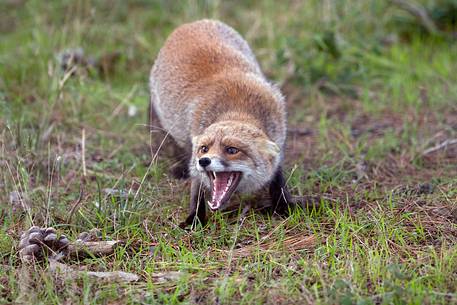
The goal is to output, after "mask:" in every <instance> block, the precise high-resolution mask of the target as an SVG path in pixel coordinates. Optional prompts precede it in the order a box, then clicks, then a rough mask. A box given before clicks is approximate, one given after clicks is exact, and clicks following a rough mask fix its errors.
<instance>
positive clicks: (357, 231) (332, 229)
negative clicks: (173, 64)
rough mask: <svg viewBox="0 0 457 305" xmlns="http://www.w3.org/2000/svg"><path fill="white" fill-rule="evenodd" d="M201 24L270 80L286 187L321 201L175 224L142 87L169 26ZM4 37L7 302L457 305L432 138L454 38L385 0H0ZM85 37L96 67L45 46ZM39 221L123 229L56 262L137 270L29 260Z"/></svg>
mask: <svg viewBox="0 0 457 305" xmlns="http://www.w3.org/2000/svg"><path fill="white" fill-rule="evenodd" d="M444 2H445V1H436V2H433V1H428V2H424V3H425V4H426V5H427V8H428V9H430V10H432V9H433V8H435V11H436V8H437V7H438V8H440V7H444V6H442V3H444ZM172 3H174V4H172ZM435 11H433V12H435ZM203 17H211V18H218V19H221V20H223V21H225V22H227V23H228V24H230V25H232V26H234V27H235V28H236V29H237V30H238V31H240V32H241V33H242V34H243V36H244V37H246V39H247V40H248V41H249V43H250V44H251V46H252V47H253V49H254V52H255V53H256V55H257V56H258V58H259V61H260V62H261V65H262V67H263V69H264V71H265V72H266V74H267V75H268V76H269V77H270V78H271V79H273V80H275V81H277V82H278V83H279V84H280V85H281V87H282V89H283V92H284V93H285V94H286V96H287V103H288V109H289V127H290V132H289V134H288V145H287V153H286V165H287V166H286V168H287V172H288V175H289V184H290V187H291V190H292V192H293V193H294V194H296V195H306V196H312V197H315V198H319V205H318V206H317V207H314V208H310V209H308V210H306V211H298V210H297V211H294V212H293V214H292V215H291V216H290V217H288V218H286V219H285V218H280V217H277V216H274V215H273V216H268V215H264V214H260V213H250V214H249V215H248V217H247V218H246V219H245V220H244V222H243V223H242V224H241V225H240V224H239V223H238V222H237V216H236V215H233V214H227V213H219V212H218V213H215V214H212V215H211V218H210V220H209V224H208V226H207V227H205V228H198V229H196V230H194V231H192V232H188V231H184V230H181V229H179V228H178V227H177V224H178V223H179V222H180V221H181V220H183V219H184V217H185V216H186V212H187V202H188V200H189V194H188V192H187V190H188V183H187V182H185V181H176V180H173V179H172V178H171V177H169V175H168V173H167V168H168V167H169V166H170V164H171V161H170V160H169V159H168V158H167V156H166V155H163V154H159V155H158V159H157V160H156V162H154V163H153V164H152V165H151V166H148V165H149V162H150V160H151V153H150V149H149V140H150V139H149V135H148V132H147V129H146V128H145V123H146V112H147V110H146V109H147V103H148V89H147V79H148V72H149V69H150V67H151V65H152V63H153V60H154V57H155V55H156V54H157V51H158V50H159V48H160V46H161V44H162V43H163V41H164V39H165V38H166V36H167V35H168V34H169V33H170V31H171V30H172V29H173V28H175V27H176V26H177V25H179V24H181V23H183V22H186V21H191V20H195V19H198V18H203ZM437 24H438V26H439V27H441V29H443V30H447V31H448V30H449V27H447V28H446V27H442V26H441V25H440V23H437ZM451 30H452V27H451ZM453 30H454V31H455V28H454V29H453ZM446 33H448V32H446ZM0 36H1V42H0V111H1V112H0V144H1V145H0V168H1V170H0V267H1V268H0V303H20V304H22V303H34V304H38V303H40V304H79V303H81V304H99V303H104V304H125V303H129V304H130V303H132V304H133V303H134V304H137V303H141V304H145V303H146V304H149V303H164V304H178V303H202V304H215V303H217V304H233V303H240V304H260V303H268V304H291V303H292V304H293V303H296V304H307V303H309V304H329V303H335V304H336V303H339V304H446V303H457V246H456V243H457V178H456V177H457V145H449V146H447V147H444V146H443V147H441V148H440V149H436V150H430V148H433V147H435V146H437V145H439V144H440V143H443V142H444V141H446V140H452V139H456V138H457V73H455V71H457V44H456V43H455V40H452V39H449V38H448V37H447V35H429V34H427V32H426V31H425V30H423V29H422V28H421V26H420V25H419V24H418V23H417V21H416V20H415V19H414V17H412V16H410V15H409V14H408V13H407V12H405V11H404V10H402V9H400V8H399V7H397V6H395V5H391V4H389V3H388V2H387V1H355V0H354V1H349V0H345V1H331V0H327V1H270V0H267V1H258V2H257V1H243V2H241V1H240V2H239V3H238V4H237V5H235V3H228V2H226V1H207V2H203V1H188V2H179V3H178V2H177V1H176V2H174V1H173V2H172V1H151V2H148V1H140V0H137V1H128V2H127V1H116V2H114V1H83V0H81V1H38V0H37V1H27V2H25V1H6V2H4V1H2V2H1V4H0ZM77 47H80V48H83V49H84V52H85V58H86V59H87V58H90V57H93V58H96V59H97V58H101V60H99V61H98V62H103V65H101V66H102V67H103V68H102V69H99V70H100V71H98V70H97V67H94V68H89V69H85V68H84V67H82V66H83V65H80V66H79V67H78V69H77V71H76V72H75V73H74V75H73V76H71V77H69V76H70V74H69V73H65V72H64V71H62V69H61V67H60V64H59V62H58V60H57V59H56V58H57V57H58V55H59V53H60V52H62V50H65V49H68V48H77ZM116 59H117V60H116ZM98 68H100V65H99V66H98ZM135 110H137V111H135ZM83 131H84V139H83ZM83 142H84V147H83V145H82V143H83ZM83 148H84V149H83ZM83 159H84V160H85V162H84V164H83V162H82V160H83ZM110 189H111V190H110ZM113 191H118V193H117V195H116V194H115V195H112V193H113ZM129 191H131V192H130V195H129V194H128V192H129ZM124 193H127V194H124ZM235 200H242V199H235ZM32 224H34V225H39V226H53V227H55V228H57V229H58V230H59V232H61V233H65V234H66V235H67V236H68V237H69V238H70V239H75V238H76V236H77V235H78V234H79V233H80V232H83V231H87V230H90V229H92V228H98V229H100V230H101V232H102V236H103V238H104V239H123V240H125V241H126V245H125V246H123V247H120V248H118V249H117V251H116V253H115V254H114V255H111V256H108V257H104V258H95V257H94V258H89V259H84V260H80V261H74V260H73V261H68V262H67V263H68V264H69V265H71V266H73V267H75V268H81V269H83V270H96V271H112V270H122V271H127V272H133V273H136V274H139V275H140V277H141V279H140V281H138V282H136V283H133V284H119V283H110V282H104V281H98V280H93V279H91V278H89V277H84V278H82V279H80V280H76V281H65V280H62V279H59V278H55V277H54V276H52V275H51V274H50V273H49V271H48V268H47V264H46V263H43V264H37V265H35V266H34V267H33V268H32V269H22V267H21V263H20V261H19V259H18V256H17V251H18V249H17V240H18V238H19V235H20V233H21V232H22V231H23V230H25V229H27V228H28V227H30V226H31V225H32ZM24 278H25V279H24Z"/></svg>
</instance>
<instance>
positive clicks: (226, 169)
mask: <svg viewBox="0 0 457 305" xmlns="http://www.w3.org/2000/svg"><path fill="white" fill-rule="evenodd" d="M192 150H193V151H192V158H191V163H190V173H191V175H192V176H194V177H199V178H200V179H201V180H202V182H203V183H204V184H205V185H206V186H207V187H208V188H209V189H210V190H211V192H212V198H211V201H209V202H208V204H209V207H210V208H211V209H212V210H217V209H219V208H220V207H221V206H223V205H224V203H226V202H227V201H228V200H229V199H230V197H231V195H232V194H233V192H235V191H238V192H241V193H250V192H254V191H257V190H258V189H260V188H262V187H263V186H265V184H266V183H268V182H269V181H270V180H271V179H272V177H273V174H274V173H275V171H276V169H277V167H278V164H279V162H280V158H281V157H280V149H279V147H278V145H277V144H276V143H274V142H273V141H271V140H270V139H269V138H268V137H267V135H266V134H265V133H264V132H263V131H262V130H261V129H259V128H257V127H256V126H254V125H252V124H249V123H244V122H240V121H223V122H218V123H215V124H212V125H210V126H209V127H208V128H207V129H206V130H204V132H203V133H202V134H200V135H198V136H195V137H193V139H192Z"/></svg>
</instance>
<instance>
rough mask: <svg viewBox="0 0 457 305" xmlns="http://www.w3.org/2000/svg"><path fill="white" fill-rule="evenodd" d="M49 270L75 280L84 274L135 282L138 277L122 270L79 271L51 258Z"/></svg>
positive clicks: (108, 279)
mask: <svg viewBox="0 0 457 305" xmlns="http://www.w3.org/2000/svg"><path fill="white" fill-rule="evenodd" d="M49 270H50V271H51V273H53V274H54V275H55V276H57V277H59V278H63V279H65V280H76V279H80V278H82V277H84V276H88V277H92V278H96V279H100V280H105V281H109V282H136V281H138V280H139V279H140V277H139V276H138V275H136V274H134V273H130V272H123V271H111V272H95V271H80V270H76V269H74V268H71V267H70V266H68V265H65V264H62V263H59V262H58V261H56V260H54V259H51V260H49Z"/></svg>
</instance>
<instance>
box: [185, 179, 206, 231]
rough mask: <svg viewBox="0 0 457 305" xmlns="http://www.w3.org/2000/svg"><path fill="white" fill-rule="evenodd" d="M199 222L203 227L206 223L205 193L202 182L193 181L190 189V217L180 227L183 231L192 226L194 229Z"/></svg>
mask: <svg viewBox="0 0 457 305" xmlns="http://www.w3.org/2000/svg"><path fill="white" fill-rule="evenodd" d="M197 222H200V223H201V224H202V225H203V226H204V225H205V223H206V203H205V191H204V189H203V186H202V184H201V183H200V181H198V180H196V179H193V180H192V183H191V187H190V212H189V216H187V218H186V220H185V221H183V222H182V223H180V224H179V226H180V227H181V228H183V229H184V228H186V227H187V226H190V225H192V227H194V226H195V225H196V224H197Z"/></svg>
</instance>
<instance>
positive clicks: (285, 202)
mask: <svg viewBox="0 0 457 305" xmlns="http://www.w3.org/2000/svg"><path fill="white" fill-rule="evenodd" d="M270 197H271V203H272V208H273V212H276V213H278V214H281V215H285V214H287V213H288V208H289V207H294V206H295V205H296V203H295V202H294V200H293V198H292V196H291V195H290V192H289V189H288V188H287V185H286V179H285V178H284V174H283V172H282V168H281V167H279V168H278V170H277V171H276V174H275V175H274V177H273V179H272V180H271V182H270Z"/></svg>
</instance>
